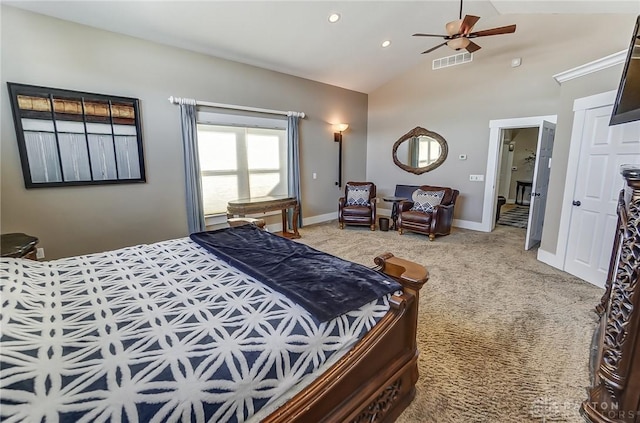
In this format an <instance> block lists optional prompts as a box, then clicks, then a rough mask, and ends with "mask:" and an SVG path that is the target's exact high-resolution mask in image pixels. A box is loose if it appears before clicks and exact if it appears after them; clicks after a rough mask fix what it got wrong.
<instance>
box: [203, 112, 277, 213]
mask: <svg viewBox="0 0 640 423" xmlns="http://www.w3.org/2000/svg"><path fill="white" fill-rule="evenodd" d="M221 116H222V117H220V116H218V118H216V119H213V120H218V121H220V120H222V121H225V120H226V121H234V120H236V119H233V116H226V117H225V116H224V115H221ZM206 117H208V118H209V119H206ZM203 120H205V121H206V120H212V116H211V114H201V113H199V114H198V121H199V122H201V123H199V124H198V150H199V151H198V155H199V157H200V171H201V175H202V197H203V202H204V214H205V216H211V215H216V214H223V213H226V211H227V203H228V202H229V201H230V200H236V199H239V198H248V197H264V196H272V195H286V194H287V190H288V184H287V137H286V129H284V125H285V124H286V122H284V121H279V120H275V119H254V123H261V124H262V126H267V125H272V126H273V125H274V124H277V126H281V127H279V128H274V127H270V128H267V127H253V126H251V127H249V126H246V125H245V126H235V125H233V126H232V125H228V124H227V125H223V124H214V123H211V122H202V121H203ZM241 121H245V122H246V120H244V119H242V120H241Z"/></svg>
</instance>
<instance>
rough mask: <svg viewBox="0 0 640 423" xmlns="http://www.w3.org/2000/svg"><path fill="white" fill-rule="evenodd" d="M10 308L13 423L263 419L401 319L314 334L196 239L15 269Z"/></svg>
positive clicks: (4, 360)
mask: <svg viewBox="0 0 640 423" xmlns="http://www.w3.org/2000/svg"><path fill="white" fill-rule="evenodd" d="M0 296H1V304H2V310H1V314H0V325H1V326H0V331H1V333H0V335H1V337H0V420H2V421H3V422H227V421H229V422H243V421H255V420H257V419H259V418H261V417H264V416H265V415H266V414H265V413H266V412H267V411H268V410H270V409H271V410H272V409H274V408H276V407H277V406H278V405H279V404H281V403H283V402H284V401H285V400H286V399H287V398H289V397H291V396H292V395H293V394H292V393H295V392H297V391H299V390H301V389H302V388H303V387H304V386H305V385H307V384H309V383H310V382H311V381H312V380H313V377H314V375H315V374H320V373H321V372H322V371H323V370H325V369H326V368H328V367H329V366H330V365H331V364H332V363H334V362H335V361H337V360H338V359H339V358H340V357H341V356H343V355H344V354H345V353H346V352H347V351H348V350H349V349H350V348H351V347H352V346H353V345H354V344H355V343H356V342H357V340H358V339H359V338H361V337H362V336H363V335H364V334H365V333H366V332H367V331H368V330H369V329H371V328H372V327H373V326H374V325H375V324H376V322H377V321H378V320H380V319H381V318H382V317H383V316H384V315H385V313H386V312H387V311H388V310H389V302H388V295H387V296H385V297H383V298H381V299H380V300H377V301H373V302H371V303H368V304H366V305H364V306H363V307H361V308H360V309H358V310H355V311H350V312H348V313H346V314H343V315H341V316H339V317H337V318H335V319H332V320H330V321H328V322H324V323H319V324H318V323H314V319H313V318H312V317H311V315H310V314H309V313H308V312H307V311H306V310H305V309H303V308H302V307H301V306H299V305H297V304H296V303H294V302H293V301H291V300H289V299H288V298H287V297H285V296H284V295H282V294H280V293H278V292H276V291H274V290H272V289H271V288H269V287H267V286H266V285H263V284H261V283H260V282H258V281H256V280H255V279H253V278H251V277H249V276H247V275H246V274H244V273H242V272H241V271H239V270H237V269H235V268H233V267H231V266H229V265H228V264H226V263H225V262H223V261H221V260H219V259H217V258H216V257H215V256H213V255H212V254H210V253H209V252H207V251H206V250H204V249H203V248H201V247H199V246H198V245H197V244H195V243H194V242H192V241H190V240H189V239H186V238H185V239H179V240H172V241H166V242H161V243H157V244H152V245H140V246H136V247H130V248H124V249H120V250H116V251H111V252H106V253H99V254H91V255H86V256H80V257H72V258H68V259H61V260H55V261H50V262H35V261H30V260H20V259H1V260H0ZM261 413H262V414H261Z"/></svg>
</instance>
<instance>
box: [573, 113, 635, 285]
mask: <svg viewBox="0 0 640 423" xmlns="http://www.w3.org/2000/svg"><path fill="white" fill-rule="evenodd" d="M611 110H612V106H610V105H609V106H602V107H597V108H592V109H588V110H586V111H585V119H584V125H583V129H582V140H581V147H580V155H579V162H578V169H577V177H576V183H575V191H574V195H573V199H572V204H573V207H572V208H571V215H570V223H569V234H568V239H567V253H566V258H565V269H564V270H566V271H567V272H569V273H571V274H572V275H575V276H578V277H579V278H582V279H584V280H586V281H588V282H591V283H593V284H595V285H598V286H601V287H603V286H604V283H605V281H606V277H607V272H608V268H609V260H610V258H611V248H612V247H613V238H614V235H615V228H616V223H617V219H618V218H617V215H616V206H617V202H618V194H619V192H620V190H621V189H622V188H623V179H622V176H621V175H620V165H622V164H640V121H639V122H632V123H627V124H623V125H615V126H611V127H610V126H609V119H610V117H611Z"/></svg>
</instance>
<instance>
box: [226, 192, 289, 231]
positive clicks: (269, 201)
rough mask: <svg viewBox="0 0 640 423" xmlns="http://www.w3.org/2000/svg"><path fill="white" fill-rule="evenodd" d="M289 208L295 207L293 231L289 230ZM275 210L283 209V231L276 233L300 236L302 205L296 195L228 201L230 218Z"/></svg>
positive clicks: (228, 215)
mask: <svg viewBox="0 0 640 423" xmlns="http://www.w3.org/2000/svg"><path fill="white" fill-rule="evenodd" d="M287 209H293V217H292V219H291V226H292V228H291V229H292V230H293V232H289V230H288V228H287V226H288V225H287ZM275 210H282V232H276V234H278V235H281V236H283V237H285V238H289V239H297V238H300V234H299V233H298V215H299V214H300V205H299V204H298V200H297V199H296V198H295V197H285V196H268V197H255V198H241V199H239V200H233V201H229V202H228V203H227V217H229V218H232V217H234V216H240V217H244V216H246V215H248V214H253V213H266V212H268V211H275Z"/></svg>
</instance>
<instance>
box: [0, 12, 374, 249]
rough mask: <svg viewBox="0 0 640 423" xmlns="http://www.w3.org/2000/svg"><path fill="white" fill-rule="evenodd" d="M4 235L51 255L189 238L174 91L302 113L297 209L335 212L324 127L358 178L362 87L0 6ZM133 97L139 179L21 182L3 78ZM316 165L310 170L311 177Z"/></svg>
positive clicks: (362, 153) (363, 130)
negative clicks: (142, 167) (44, 184)
mask: <svg viewBox="0 0 640 423" xmlns="http://www.w3.org/2000/svg"><path fill="white" fill-rule="evenodd" d="M1 15H2V16H1V23H2V30H1V31H2V32H1V36H2V38H1V39H2V46H1V47H2V48H1V50H2V52H1V60H2V67H1V70H2V72H1V74H2V75H1V79H2V88H1V91H2V94H1V109H2V110H1V115H0V119H1V134H2V141H1V144H0V146H1V149H2V157H1V164H2V166H1V167H2V169H1V172H0V176H1V203H2V204H1V219H0V229H1V231H2V232H3V233H8V232H25V233H28V234H31V235H34V236H37V237H38V238H40V241H41V242H40V246H42V247H44V248H45V253H46V256H47V258H49V259H51V258H57V257H63V256H70V255H76V254H84V253H90V252H95V251H101V250H107V249H114V248H119V247H123V246H127V245H134V244H139V243H149V242H154V241H158V240H163V239H169V238H175V237H181V236H186V235H187V227H186V213H185V209H184V176H183V173H184V169H183V165H182V144H181V137H180V125H179V118H178V108H177V106H175V105H172V104H170V103H169V102H168V101H167V98H168V97H169V96H171V95H173V96H178V97H190V98H195V99H198V100H204V101H213V102H219V103H229V104H238V105H246V106H253V107H262V108H269V109H277V110H295V111H302V112H305V113H306V114H307V116H308V117H307V118H306V119H304V120H303V121H302V122H301V126H300V140H301V146H300V151H301V169H302V192H303V199H302V208H303V212H304V215H305V217H313V216H319V215H324V214H328V213H335V212H336V210H337V198H338V197H339V196H340V194H341V191H340V190H338V188H337V187H336V186H335V185H334V182H335V180H336V176H337V144H335V143H334V142H333V131H332V128H331V125H330V124H331V123H335V122H346V123H349V129H348V130H347V132H345V134H344V139H345V142H344V148H345V151H344V178H345V180H349V179H353V180H363V179H364V178H365V170H366V168H365V166H366V165H365V157H366V151H367V96H366V95H365V94H362V93H358V92H354V91H349V90H345V89H341V88H338V87H334V86H330V85H325V84H321V83H317V82H313V81H310V80H306V79H302V78H297V77H293V76H289V75H285V74H282V73H277V72H272V71H268V70H264V69H260V68H256V67H252V66H247V65H243V64H239V63H235V62H231V61H226V60H222V59H217V58H212V57H209V56H205V55H202V54H197V53H193V52H189V51H186V50H181V49H177V48H172V47H167V46H163V45H159V44H155V43H151V42H147V41H143V40H139V39H136V38H131V37H127V36H123V35H118V34H114V33H111V32H106V31H102V30H98V29H93V28H89V27H86V26H82V25H77V24H73V23H68V22H64V21H61V20H57V19H53V18H49V17H45V16H41V15H37V14H33V13H30V12H25V11H22V10H18V9H15V8H11V7H8V6H2V9H1ZM7 81H10V82H18V83H24V84H32V85H41V86H47V87H54V88H62V89H70V90H79V91H88V92H94V93H100V94H111V95H118V96H126V97H135V98H139V99H140V100H141V109H142V123H143V137H144V139H143V141H144V151H145V164H146V171H147V181H148V182H147V183H145V184H133V185H119V186H91V187H68V188H41V189H30V190H27V189H25V188H24V183H23V179H22V173H21V168H20V159H19V156H18V150H17V144H16V136H15V130H14V126H13V121H12V116H11V108H10V103H9V98H8V93H7V89H6V82H7ZM313 172H316V173H317V174H318V178H317V179H316V180H313V179H312V173H313Z"/></svg>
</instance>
